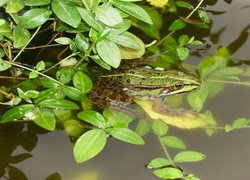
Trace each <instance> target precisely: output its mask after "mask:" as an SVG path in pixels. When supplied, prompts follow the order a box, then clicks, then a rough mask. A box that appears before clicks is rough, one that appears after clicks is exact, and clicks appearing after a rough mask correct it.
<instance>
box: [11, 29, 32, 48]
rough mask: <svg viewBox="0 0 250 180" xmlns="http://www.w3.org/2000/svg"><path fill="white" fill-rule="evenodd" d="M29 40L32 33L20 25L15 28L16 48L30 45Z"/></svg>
mask: <svg viewBox="0 0 250 180" xmlns="http://www.w3.org/2000/svg"><path fill="white" fill-rule="evenodd" d="M29 39H30V33H29V31H28V30H27V29H24V28H22V27H21V26H18V25H17V26H16V27H14V30H13V40H14V48H21V47H23V46H24V45H26V44H27V43H28V41H29Z"/></svg>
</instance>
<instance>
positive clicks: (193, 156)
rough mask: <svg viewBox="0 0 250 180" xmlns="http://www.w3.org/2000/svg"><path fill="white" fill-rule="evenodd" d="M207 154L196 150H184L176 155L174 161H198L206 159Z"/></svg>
mask: <svg viewBox="0 0 250 180" xmlns="http://www.w3.org/2000/svg"><path fill="white" fill-rule="evenodd" d="M205 157H206V156H205V155H204V154H202V153H199V152H195V151H183V152H180V153H178V154H176V155H175V157H174V161H175V162H178V163H183V162H197V161H201V160H203V159H205Z"/></svg>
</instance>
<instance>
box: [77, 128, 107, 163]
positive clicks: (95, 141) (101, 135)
mask: <svg viewBox="0 0 250 180" xmlns="http://www.w3.org/2000/svg"><path fill="white" fill-rule="evenodd" d="M106 142H107V135H106V133H105V131H103V130H102V129H93V130H90V131H87V132H86V133H84V134H83V135H82V136H81V137H80V138H79V139H78V140H77V141H76V143H75V146H74V156H75V159H76V161H77V162H78V163H82V162H85V161H87V160H89V159H91V158H93V157H94V156H96V155H97V154H99V153H100V152H101V151H102V150H103V148H104V147H105V145H106Z"/></svg>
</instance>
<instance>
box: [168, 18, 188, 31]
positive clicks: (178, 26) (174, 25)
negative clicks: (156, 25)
mask: <svg viewBox="0 0 250 180" xmlns="http://www.w3.org/2000/svg"><path fill="white" fill-rule="evenodd" d="M185 26H186V22H184V21H183V20H181V19H177V20H175V21H174V22H173V23H172V24H171V25H170V27H169V28H168V30H169V31H176V30H180V29H183V28H184V27H185Z"/></svg>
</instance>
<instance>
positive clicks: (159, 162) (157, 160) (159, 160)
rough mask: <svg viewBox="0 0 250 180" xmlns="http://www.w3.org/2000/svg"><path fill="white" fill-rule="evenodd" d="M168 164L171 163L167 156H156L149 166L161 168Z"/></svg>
mask: <svg viewBox="0 0 250 180" xmlns="http://www.w3.org/2000/svg"><path fill="white" fill-rule="evenodd" d="M168 165H171V163H170V162H169V160H167V159H166V158H155V159H153V160H152V161H151V162H150V163H149V164H148V165H147V168H149V169H151V168H161V167H164V166H168Z"/></svg>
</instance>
